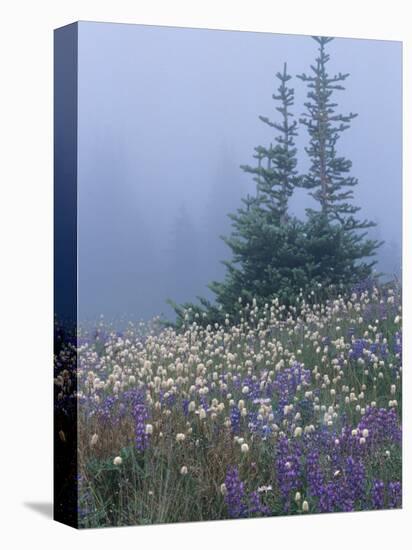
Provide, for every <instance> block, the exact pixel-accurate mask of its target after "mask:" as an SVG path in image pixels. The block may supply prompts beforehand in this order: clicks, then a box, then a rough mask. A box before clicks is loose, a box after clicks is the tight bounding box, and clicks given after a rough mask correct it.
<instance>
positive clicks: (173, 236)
mask: <svg viewBox="0 0 412 550" xmlns="http://www.w3.org/2000/svg"><path fill="white" fill-rule="evenodd" d="M316 46H317V44H316V43H315V42H314V41H313V40H312V39H311V38H310V37H306V36H291V35H280V34H263V33H246V32H236V31H231V32H226V31H225V32H223V31H211V30H195V29H178V28H166V27H150V26H135V25H120V24H101V23H80V25H79V78H78V86H79V104H78V108H79V112H78V145H79V156H78V204H79V213H78V239H79V242H78V276H79V291H78V296H79V319H80V321H84V320H86V319H88V320H92V319H94V318H97V316H99V315H100V314H103V315H104V316H105V317H106V318H107V319H109V320H110V319H118V318H134V319H138V318H143V319H148V318H150V317H152V316H154V315H158V314H163V315H165V316H167V317H172V316H173V312H172V309H171V308H170V306H168V305H167V304H166V299H167V298H172V299H174V300H175V301H177V302H182V301H186V300H194V299H195V297H196V296H197V295H202V296H208V297H210V296H211V294H210V292H209V291H208V289H207V286H206V285H207V284H208V283H209V282H210V281H211V280H213V279H218V280H219V279H221V278H222V277H223V276H224V273H225V269H224V267H223V266H222V265H221V263H220V261H221V260H223V259H225V258H228V257H229V256H230V254H229V249H228V248H227V247H226V245H225V244H224V243H223V242H222V241H221V240H220V238H219V236H220V235H221V234H226V235H227V234H228V233H229V231H230V221H229V219H228V218H227V214H228V213H229V212H233V211H234V210H236V208H237V207H238V206H239V204H240V199H241V197H244V196H246V194H247V193H250V194H254V193H255V184H254V182H253V180H252V177H251V176H250V175H249V174H246V173H244V172H243V171H242V170H241V169H240V165H241V164H253V163H254V159H253V152H254V147H256V146H257V145H259V144H261V145H268V144H269V143H270V142H271V141H272V142H273V140H274V134H273V132H272V131H271V129H270V128H269V127H268V126H267V125H265V124H263V123H262V122H261V121H260V120H259V119H258V116H259V115H264V116H268V117H269V118H270V119H272V120H273V119H276V117H277V111H276V110H275V106H276V105H275V102H274V101H273V100H272V93H273V92H274V91H275V88H276V87H277V86H278V83H277V79H276V78H275V74H276V72H277V71H279V70H281V69H282V67H283V63H284V62H285V61H286V62H287V63H288V71H289V73H290V74H291V75H293V76H294V75H296V74H300V73H302V72H309V71H310V68H309V66H310V64H311V63H312V62H313V60H314V58H315V56H316ZM327 47H328V51H329V53H330V55H331V61H330V64H329V68H330V72H332V73H335V72H343V73H346V72H348V73H350V77H349V78H348V79H347V81H346V90H345V91H342V92H336V96H335V97H336V100H337V102H338V104H339V111H340V112H348V111H353V112H355V113H359V116H358V117H357V118H356V119H354V121H353V123H352V127H351V129H349V130H348V131H347V132H345V133H344V135H343V137H342V139H341V141H340V143H339V148H340V149H339V150H340V152H341V153H342V154H344V155H346V156H347V157H348V158H350V159H351V160H352V161H353V168H352V174H353V175H354V176H356V177H357V178H359V185H358V186H357V187H356V188H355V201H354V202H355V204H358V205H359V206H361V207H362V211H361V212H360V216H362V217H365V218H368V219H371V220H374V221H376V222H377V223H378V226H377V228H376V229H375V230H374V231H373V236H377V237H378V238H379V239H382V240H385V245H384V246H383V247H382V248H381V249H380V253H379V265H378V270H380V271H384V272H385V273H386V274H388V275H389V276H391V275H392V274H393V273H397V274H399V271H400V255H401V213H402V212H401V175H402V172H401V161H402V159H401V138H402V136H401V129H402V127H401V124H402V113H401V44H400V43H398V42H388V41H372V40H354V39H336V40H334V41H333V42H331V43H330V44H328V46H327ZM291 83H292V84H291V85H293V86H294V88H295V94H296V102H295V108H294V113H295V114H296V115H300V114H301V113H302V112H303V102H304V101H305V99H306V89H305V86H304V83H302V82H301V81H300V80H299V79H296V78H294V79H293V80H292V81H291ZM306 142H307V135H306V132H305V128H304V127H301V128H300V135H299V138H298V140H297V145H298V147H299V169H300V170H301V171H302V172H303V171H304V170H305V168H306V167H307V166H308V161H307V158H306V154H305V152H304V146H305V144H306ZM310 205H311V199H310V198H308V194H307V192H305V191H303V190H300V191H299V192H298V193H296V194H295V196H294V197H293V200H292V210H293V212H295V213H297V214H299V215H302V216H303V215H304V212H305V208H306V207H308V206H310ZM371 233H372V232H371Z"/></svg>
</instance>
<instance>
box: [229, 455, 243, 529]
mask: <svg viewBox="0 0 412 550" xmlns="http://www.w3.org/2000/svg"><path fill="white" fill-rule="evenodd" d="M225 486H226V495H225V502H226V506H227V510H228V514H229V517H231V518H243V517H245V516H246V512H247V508H246V506H245V503H244V498H245V489H244V484H243V482H242V481H240V478H239V471H238V468H237V467H236V466H231V467H229V468H228V470H227V473H226V478H225Z"/></svg>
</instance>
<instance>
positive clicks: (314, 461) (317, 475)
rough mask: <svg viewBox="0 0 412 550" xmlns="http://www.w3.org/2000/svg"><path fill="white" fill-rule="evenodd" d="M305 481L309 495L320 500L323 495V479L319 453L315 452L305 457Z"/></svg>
mask: <svg viewBox="0 0 412 550" xmlns="http://www.w3.org/2000/svg"><path fill="white" fill-rule="evenodd" d="M306 479H307V484H308V493H309V495H311V496H314V497H318V498H320V497H321V496H322V494H323V487H324V483H325V479H324V475H323V472H322V470H321V466H320V463H319V453H318V452H317V451H312V452H310V453H308V456H307V457H306Z"/></svg>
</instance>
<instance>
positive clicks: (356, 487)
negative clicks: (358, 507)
mask: <svg viewBox="0 0 412 550" xmlns="http://www.w3.org/2000/svg"><path fill="white" fill-rule="evenodd" d="M344 475H345V493H346V495H347V496H348V498H349V499H350V500H353V501H354V502H355V501H361V500H363V499H364V497H365V467H364V465H363V463H362V462H361V461H360V460H355V459H354V458H353V457H352V456H349V457H348V458H347V459H346V466H345V471H344Z"/></svg>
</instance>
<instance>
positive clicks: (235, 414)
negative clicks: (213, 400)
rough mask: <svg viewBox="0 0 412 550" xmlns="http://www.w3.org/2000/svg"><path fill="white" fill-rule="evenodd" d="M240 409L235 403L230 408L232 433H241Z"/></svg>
mask: <svg viewBox="0 0 412 550" xmlns="http://www.w3.org/2000/svg"><path fill="white" fill-rule="evenodd" d="M240 417H241V415H240V410H239V408H238V407H237V406H236V405H235V406H233V407H232V408H231V409H230V427H231V430H232V433H233V434H235V435H237V434H239V433H240Z"/></svg>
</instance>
